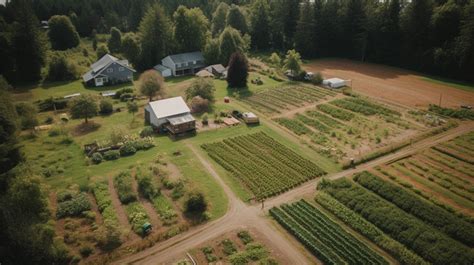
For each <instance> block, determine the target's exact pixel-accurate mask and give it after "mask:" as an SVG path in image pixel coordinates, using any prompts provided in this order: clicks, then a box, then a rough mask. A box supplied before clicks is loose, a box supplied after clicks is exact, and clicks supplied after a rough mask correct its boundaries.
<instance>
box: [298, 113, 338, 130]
mask: <svg viewBox="0 0 474 265" xmlns="http://www.w3.org/2000/svg"><path fill="white" fill-rule="evenodd" d="M296 119H298V120H299V121H301V122H303V123H304V124H306V125H308V126H310V127H313V128H314V129H316V130H318V131H320V132H322V133H327V134H329V133H330V132H331V129H330V128H329V127H328V126H326V125H325V124H324V123H322V122H320V121H318V120H317V119H312V118H309V117H307V116H304V115H301V114H296Z"/></svg>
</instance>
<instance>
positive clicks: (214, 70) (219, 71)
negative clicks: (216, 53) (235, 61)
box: [204, 64, 226, 76]
mask: <svg viewBox="0 0 474 265" xmlns="http://www.w3.org/2000/svg"><path fill="white" fill-rule="evenodd" d="M204 69H205V70H206V71H208V72H209V73H211V74H213V75H214V76H222V75H223V74H224V72H225V71H226V69H225V67H224V66H223V65H222V64H213V65H209V66H208V67H206V68H204Z"/></svg>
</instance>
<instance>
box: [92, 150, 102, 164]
mask: <svg viewBox="0 0 474 265" xmlns="http://www.w3.org/2000/svg"><path fill="white" fill-rule="evenodd" d="M91 160H92V163H94V164H100V163H101V162H102V160H103V157H102V155H101V154H100V153H99V152H95V153H93V154H92V157H91Z"/></svg>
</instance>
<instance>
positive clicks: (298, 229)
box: [269, 207, 345, 264]
mask: <svg viewBox="0 0 474 265" xmlns="http://www.w3.org/2000/svg"><path fill="white" fill-rule="evenodd" d="M269 212H270V215H271V216H272V217H273V218H274V219H275V220H276V221H277V222H278V223H279V224H280V225H281V226H283V228H285V229H286V230H287V231H288V232H290V233H291V234H292V235H293V236H294V237H296V239H298V241H300V242H301V244H303V245H304V246H305V247H306V248H307V249H308V250H309V251H310V252H311V253H312V254H313V255H315V256H316V257H318V259H319V260H320V261H322V262H323V263H324V264H344V263H345V262H344V261H343V260H342V259H341V258H340V257H339V256H338V255H336V253H334V251H333V250H332V249H331V248H330V247H329V246H327V245H326V244H324V243H323V242H321V241H320V240H319V237H316V236H315V235H313V234H312V233H310V232H308V231H307V230H306V229H304V228H303V227H302V226H301V225H299V224H298V222H296V221H295V220H294V219H293V218H291V217H290V216H288V215H287V214H286V213H285V212H284V211H283V210H282V209H280V208H277V207H273V208H271V209H270V211H269Z"/></svg>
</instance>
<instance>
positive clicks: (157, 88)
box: [138, 70, 164, 101]
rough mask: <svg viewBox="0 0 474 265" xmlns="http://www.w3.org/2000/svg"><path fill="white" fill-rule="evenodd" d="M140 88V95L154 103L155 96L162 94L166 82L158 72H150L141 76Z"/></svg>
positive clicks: (139, 80)
mask: <svg viewBox="0 0 474 265" xmlns="http://www.w3.org/2000/svg"><path fill="white" fill-rule="evenodd" d="M138 86H139V90H140V93H141V94H142V95H144V96H147V97H148V98H149V100H150V101H152V100H153V97H154V96H156V95H158V94H161V93H162V91H163V88H164V80H163V77H162V76H161V75H160V74H159V73H158V71H155V70H148V71H145V72H144V73H143V74H141V75H140V78H139V79H138Z"/></svg>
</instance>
